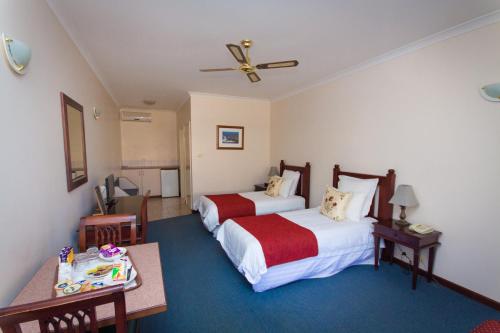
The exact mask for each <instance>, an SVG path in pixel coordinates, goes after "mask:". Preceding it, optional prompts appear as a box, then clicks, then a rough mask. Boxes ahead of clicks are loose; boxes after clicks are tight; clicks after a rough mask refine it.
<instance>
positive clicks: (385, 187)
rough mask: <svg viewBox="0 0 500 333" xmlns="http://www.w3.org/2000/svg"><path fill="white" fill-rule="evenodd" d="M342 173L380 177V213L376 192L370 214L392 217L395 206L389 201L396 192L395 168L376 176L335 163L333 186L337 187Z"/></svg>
mask: <svg viewBox="0 0 500 333" xmlns="http://www.w3.org/2000/svg"><path fill="white" fill-rule="evenodd" d="M340 175H345V176H350V177H355V178H361V179H373V178H378V214H377V216H375V199H376V198H377V195H376V193H375V195H374V196H373V201H372V204H371V206H370V213H369V214H368V216H371V217H374V218H376V219H379V220H389V219H392V209H393V206H392V204H390V203H389V200H391V198H392V195H393V194H394V186H395V184H396V173H395V172H394V169H389V170H388V171H387V175H385V176H374V175H368V174H364V173H355V172H347V171H341V170H340V166H339V165H338V164H335V167H334V168H333V187H335V188H337V186H338V184H339V176H340Z"/></svg>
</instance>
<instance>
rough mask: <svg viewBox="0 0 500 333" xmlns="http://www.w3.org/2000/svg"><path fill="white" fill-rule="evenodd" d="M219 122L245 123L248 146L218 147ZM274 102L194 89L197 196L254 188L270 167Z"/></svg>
mask: <svg viewBox="0 0 500 333" xmlns="http://www.w3.org/2000/svg"><path fill="white" fill-rule="evenodd" d="M217 125H233V126H244V128H245V147H244V148H245V149H243V150H218V149H217V145H216V144H217V132H216V127H217ZM269 131H270V103H269V101H265V100H255V99H247V98H238V97H228V96H218V95H208V94H202V93H191V136H192V181H193V184H192V187H193V199H194V202H195V207H196V199H197V198H198V197H199V195H200V194H214V193H235V192H243V191H253V185H254V184H259V183H263V182H264V181H265V180H266V177H267V173H268V172H269V167H270V133H269Z"/></svg>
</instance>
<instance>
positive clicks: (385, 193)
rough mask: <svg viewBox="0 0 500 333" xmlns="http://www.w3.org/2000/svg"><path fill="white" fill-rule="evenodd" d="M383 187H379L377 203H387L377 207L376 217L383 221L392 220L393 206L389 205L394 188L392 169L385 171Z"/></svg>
mask: <svg viewBox="0 0 500 333" xmlns="http://www.w3.org/2000/svg"><path fill="white" fill-rule="evenodd" d="M384 185H385V186H383V187H382V186H381V187H380V189H382V188H383V190H381V191H380V192H379V194H378V200H379V202H387V205H384V206H379V207H380V211H379V212H378V217H379V218H380V219H383V220H390V219H392V214H393V208H394V206H393V205H392V204H390V203H389V200H391V198H392V196H393V195H394V187H395V186H396V173H395V171H394V169H389V170H388V171H387V175H386V176H385V184H384Z"/></svg>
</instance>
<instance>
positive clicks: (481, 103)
mask: <svg viewBox="0 0 500 333" xmlns="http://www.w3.org/2000/svg"><path fill="white" fill-rule="evenodd" d="M499 36H500V24H495V25H492V26H488V27H485V28H482V29H480V30H476V31H473V32H470V33H467V34H464V35H461V36H459V37H455V38H452V39H449V40H446V41H443V42H440V43H437V44H434V45H432V46H429V47H427V48H424V49H421V50H419V51H416V52H414V53H411V54H407V55H405V56H402V57H399V58H396V59H393V60H391V61H388V62H385V63H383V64H379V65H376V66H373V67H370V68H368V69H365V70H362V71H359V72H356V73H353V74H351V75H350V76H347V77H344V78H341V79H338V80H336V81H333V82H330V83H328V84H325V85H322V86H319V87H316V88H313V89H311V90H308V91H305V92H302V93H300V94H298V95H295V96H292V97H289V98H286V99H284V100H280V101H276V102H273V103H272V112H271V113H272V116H271V119H272V120H271V124H272V127H271V133H272V136H271V142H272V149H271V151H272V162H273V163H274V164H277V163H278V161H279V159H281V158H285V159H286V160H287V161H288V162H290V163H300V164H302V163H303V161H310V162H311V165H312V171H311V177H312V178H311V185H312V187H311V199H312V202H311V203H312V205H317V204H319V202H320V200H321V196H322V194H323V191H324V188H325V186H326V184H329V183H331V177H332V168H333V165H334V164H335V163H339V164H340V165H341V167H342V168H343V169H345V170H348V171H359V172H367V173H375V174H385V172H386V170H387V169H388V168H394V169H395V170H396V173H397V177H396V180H397V183H399V184H401V183H406V184H412V185H413V186H414V189H415V192H416V195H417V198H418V200H419V201H420V206H419V207H418V208H416V209H409V211H408V219H409V220H410V221H411V222H419V223H427V224H430V225H433V226H435V227H436V228H437V229H439V230H440V231H442V232H443V235H442V238H441V242H442V246H441V247H440V248H439V249H438V250H437V258H436V263H435V273H436V274H437V275H439V276H441V277H444V278H446V279H448V280H451V281H453V282H455V283H458V284H460V285H462V286H465V287H467V288H470V289H472V290H474V291H476V292H478V293H481V294H483V295H486V296H487V297H490V298H492V299H495V300H496V301H500V261H499V260H498V258H500V246H499V244H500V243H499V236H500V223H498V220H499V217H498V211H497V208H498V207H499V202H500V191H499V189H500V154H499V152H498V148H499V146H500V104H499V103H491V102H487V101H485V100H484V99H482V98H481V97H480V95H479V93H478V89H479V87H480V86H481V85H483V84H485V83H491V82H498V81H500V66H499V59H500V44H499V43H498V37H499ZM398 214H399V208H395V215H398ZM424 266H425V265H424ZM402 278H404V276H402Z"/></svg>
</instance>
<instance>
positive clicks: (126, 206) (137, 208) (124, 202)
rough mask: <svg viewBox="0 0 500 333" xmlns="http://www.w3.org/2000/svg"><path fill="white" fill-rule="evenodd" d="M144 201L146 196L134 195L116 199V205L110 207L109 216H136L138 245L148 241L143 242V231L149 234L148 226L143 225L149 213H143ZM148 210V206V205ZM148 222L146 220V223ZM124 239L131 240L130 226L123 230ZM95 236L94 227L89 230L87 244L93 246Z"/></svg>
mask: <svg viewBox="0 0 500 333" xmlns="http://www.w3.org/2000/svg"><path fill="white" fill-rule="evenodd" d="M143 200H144V196H142V195H134V196H130V197H118V198H115V199H114V203H113V204H112V205H108V207H107V208H108V214H127V215H135V217H136V220H135V221H136V226H137V243H144V242H146V240H145V239H144V240H143V238H144V237H143V231H144V232H145V233H146V234H147V225H145V227H144V226H143V224H142V218H143V217H145V218H147V216H148V214H147V212H142V210H141V208H142V202H143ZM146 210H147V205H146ZM147 222H148V221H147V220H146V223H147ZM122 232H123V234H122V239H124V240H127V239H129V238H130V226H125V227H123V230H122ZM94 237H95V234H94V229H93V228H92V227H89V228H87V235H86V239H87V244H89V245H92V244H94V243H95V240H94Z"/></svg>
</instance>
